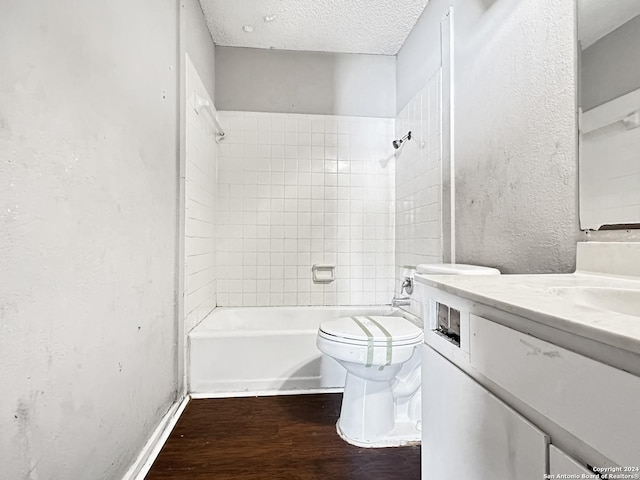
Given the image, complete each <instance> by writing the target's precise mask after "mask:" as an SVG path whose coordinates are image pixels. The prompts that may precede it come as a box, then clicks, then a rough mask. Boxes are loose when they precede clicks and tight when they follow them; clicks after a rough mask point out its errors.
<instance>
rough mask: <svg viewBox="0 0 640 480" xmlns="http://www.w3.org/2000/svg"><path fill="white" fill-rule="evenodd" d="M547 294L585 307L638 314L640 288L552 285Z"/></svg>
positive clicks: (624, 313) (639, 311)
mask: <svg viewBox="0 0 640 480" xmlns="http://www.w3.org/2000/svg"><path fill="white" fill-rule="evenodd" d="M547 293H548V294H551V295H557V296H559V297H561V298H562V299H563V300H566V301H567V302H571V303H575V304H576V305H583V306H585V307H591V308H597V309H599V310H607V311H610V312H616V313H621V314H623V315H632V316H634V317H638V316H640V290H630V289H622V288H604V287H552V288H549V289H548V290H547Z"/></svg>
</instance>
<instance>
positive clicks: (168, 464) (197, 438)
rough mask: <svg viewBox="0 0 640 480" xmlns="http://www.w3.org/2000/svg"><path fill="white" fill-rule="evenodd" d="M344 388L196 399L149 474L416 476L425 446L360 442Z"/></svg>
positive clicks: (161, 478) (356, 479) (221, 478)
mask: <svg viewBox="0 0 640 480" xmlns="http://www.w3.org/2000/svg"><path fill="white" fill-rule="evenodd" d="M341 400H342V395H341V394H322V395H286V396H277V397H248V398H223V399H207V400H192V401H191V402H189V404H188V405H187V408H186V409H185V411H184V413H183V414H182V416H181V417H180V420H179V421H178V424H177V425H176V427H175V428H174V430H173V432H172V433H171V436H170V437H169V440H168V441H167V443H166V444H165V446H164V448H163V449H162V451H161V452H160V455H159V457H158V458H157V460H156V462H155V463H154V464H153V467H152V468H151V471H150V472H149V474H148V476H147V477H146V478H147V480H166V479H173V480H175V479H184V480H187V479H189V480H200V479H207V480H209V479H216V480H226V479H229V480H230V479H234V480H235V479H247V480H258V479H260V480H263V479H283V480H284V479H287V480H316V479H317V480H334V479H335V480H388V479H389V480H390V479H393V480H414V479H415V480H418V479H419V478H420V447H419V446H413V447H400V448H377V449H368V448H358V447H354V446H352V445H349V444H348V443H346V442H344V441H343V440H342V439H341V438H340V437H338V434H337V433H336V428H335V423H336V421H337V419H338V416H339V413H340V402H341Z"/></svg>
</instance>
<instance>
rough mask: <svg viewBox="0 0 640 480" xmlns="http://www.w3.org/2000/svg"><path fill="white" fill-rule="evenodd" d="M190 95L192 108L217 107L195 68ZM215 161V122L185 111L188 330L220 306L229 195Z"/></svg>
mask: <svg viewBox="0 0 640 480" xmlns="http://www.w3.org/2000/svg"><path fill="white" fill-rule="evenodd" d="M186 91H187V95H188V99H187V103H188V105H192V104H193V103H192V102H193V101H194V98H195V97H194V94H195V93H197V94H198V95H199V96H201V97H202V98H205V99H208V100H209V102H210V103H211V104H213V102H212V101H211V99H210V97H209V94H208V92H207V90H206V88H205V87H204V85H203V83H202V81H201V79H200V77H199V76H198V74H197V72H196V71H195V69H194V68H193V66H192V65H191V64H189V68H188V70H187V88H186ZM234 120H236V119H234ZM230 147H231V146H230ZM237 147H238V145H236V146H235V147H234V148H233V149H232V148H229V149H228V150H227V158H229V159H231V158H232V157H233V155H236V154H237ZM240 147H241V146H240ZM217 162H218V146H217V144H216V142H215V133H214V130H213V125H212V124H211V121H210V120H209V119H208V118H207V117H206V116H205V115H198V114H197V113H196V112H195V110H194V109H193V108H187V110H186V165H185V167H186V168H185V252H184V255H185V297H184V302H185V303H184V313H185V331H187V332H188V331H189V330H191V329H192V328H193V327H194V326H195V325H197V324H198V323H199V322H200V321H201V320H202V319H203V318H204V317H206V316H207V315H208V314H209V313H210V312H211V311H212V310H213V309H214V308H215V306H216V302H217V298H216V296H217V263H216V256H215V249H216V247H215V244H216V216H217V213H218V211H219V205H217V204H218V202H223V203H224V204H225V205H228V201H227V199H228V197H229V189H228V188H226V187H225V189H224V190H223V191H222V192H220V193H219V195H218V193H217V192H216V185H217V181H218V178H217V171H218V165H217ZM229 171H231V169H229ZM217 196H218V197H219V198H218V200H217V199H216V197H217ZM227 292H228V290H227Z"/></svg>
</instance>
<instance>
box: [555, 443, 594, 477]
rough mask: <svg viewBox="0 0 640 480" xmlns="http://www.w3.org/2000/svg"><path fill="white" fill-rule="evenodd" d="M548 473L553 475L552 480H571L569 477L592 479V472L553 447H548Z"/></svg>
mask: <svg viewBox="0 0 640 480" xmlns="http://www.w3.org/2000/svg"><path fill="white" fill-rule="evenodd" d="M549 473H550V474H551V475H553V478H571V477H570V475H578V476H577V477H575V478H592V477H591V476H592V475H593V472H591V471H590V470H587V469H586V468H585V467H584V466H582V465H580V464H579V463H578V462H576V461H575V460H574V459H572V458H571V457H569V456H568V455H567V454H566V453H564V452H563V451H562V450H560V449H559V448H558V447H556V446H555V445H549ZM560 475H563V476H564V477H561V476H560ZM582 475H585V476H582Z"/></svg>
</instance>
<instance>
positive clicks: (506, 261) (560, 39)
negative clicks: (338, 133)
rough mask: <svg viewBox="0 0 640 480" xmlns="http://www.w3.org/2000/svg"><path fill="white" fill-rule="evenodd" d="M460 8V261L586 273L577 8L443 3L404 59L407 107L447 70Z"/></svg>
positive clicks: (435, 2)
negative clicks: (442, 35) (445, 57)
mask: <svg viewBox="0 0 640 480" xmlns="http://www.w3.org/2000/svg"><path fill="white" fill-rule="evenodd" d="M451 3H453V4H454V8H455V12H454V35H455V47H454V48H455V53H454V61H455V72H454V86H455V119H454V136H455V137H454V146H455V153H454V155H455V159H454V162H455V187H456V211H455V214H456V250H457V255H456V260H457V261H458V262H461V263H462V262H465V263H476V264H480V265H493V266H496V267H499V268H501V269H502V270H503V271H504V272H509V273H515V272H532V273H534V272H567V271H571V270H572V269H573V267H574V265H575V241H576V232H577V229H578V221H577V213H578V212H577V165H576V163H577V160H576V135H575V129H576V121H575V32H574V30H575V26H574V25H575V12H574V8H575V7H574V5H573V2H569V1H567V2H557V1H554V0H493V1H486V0H464V1H463V0H456V1H454V2H450V1H445V0H432V1H431V2H430V3H429V5H428V6H427V8H426V9H425V12H424V14H423V15H422V17H421V18H420V20H418V23H417V24H416V28H415V29H414V30H413V32H412V33H411V35H410V36H409V37H408V39H407V42H406V43H405V45H404V46H403V48H402V49H401V51H400V52H399V54H398V78H397V85H398V100H397V105H398V107H399V108H403V107H404V105H405V104H406V103H407V102H408V100H409V99H410V98H411V96H412V95H413V94H415V92H417V91H418V90H419V89H420V88H421V86H422V85H424V83H425V82H426V81H427V79H428V76H429V72H432V71H433V69H434V68H436V67H437V65H438V64H439V62H440V58H439V55H440V54H439V48H440V47H439V31H440V27H439V24H440V19H441V18H442V17H443V15H444V14H445V12H446V10H447V8H448V7H449V5H450V4H451Z"/></svg>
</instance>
